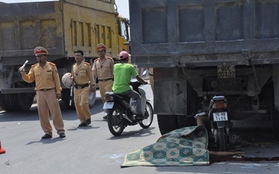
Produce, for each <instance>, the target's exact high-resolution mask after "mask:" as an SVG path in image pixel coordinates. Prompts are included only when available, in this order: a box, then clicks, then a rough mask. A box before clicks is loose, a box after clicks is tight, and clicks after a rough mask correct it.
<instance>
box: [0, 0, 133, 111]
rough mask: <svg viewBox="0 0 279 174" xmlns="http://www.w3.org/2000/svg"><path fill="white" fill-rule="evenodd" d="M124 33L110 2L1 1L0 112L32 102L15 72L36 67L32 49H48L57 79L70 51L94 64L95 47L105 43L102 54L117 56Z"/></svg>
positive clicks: (66, 95) (124, 22)
mask: <svg viewBox="0 0 279 174" xmlns="http://www.w3.org/2000/svg"><path fill="white" fill-rule="evenodd" d="M128 32H129V20H128V19H126V18H124V17H121V16H119V15H118V12H117V6H116V4H115V1H114V0H90V1H89V0H86V1H85V0H83V1H80V0H53V1H49V0H48V1H47V2H25V3H1V2H0V108H2V109H3V110H6V111H20V110H28V109H29V108H30V107H31V105H32V104H33V101H34V96H35V90H34V83H32V84H28V83H26V82H24V81H23V80H22V78H21V74H20V72H19V71H18V68H19V67H20V66H22V65H23V63H24V62H25V61H26V60H28V64H27V65H26V67H25V69H26V71H27V72H28V71H29V69H30V67H31V65H32V64H34V63H36V58H35V56H34V53H33V49H34V48H35V47H36V46H43V47H45V48H46V49H47V50H48V52H49V55H48V58H47V59H48V61H51V62H53V63H55V64H56V66H57V68H58V73H59V76H60V77H62V76H63V74H65V73H66V72H70V71H71V68H72V65H73V64H74V63H75V60H74V58H73V56H74V51H75V50H83V51H84V57H85V60H86V61H88V62H90V63H93V61H94V59H95V58H97V57H98V54H97V52H96V45H97V44H98V43H104V44H105V45H106V46H107V55H109V56H111V57H113V58H117V55H118V53H119V52H120V51H122V50H126V49H127V46H126V45H125V43H127V41H128V40H129V33H128ZM61 85H62V87H63V90H62V100H63V101H64V103H65V104H66V105H67V106H69V101H70V100H71V98H70V89H68V88H66V87H65V86H63V84H62V83H61ZM95 98H96V93H93V94H90V97H89V105H90V106H92V105H93V104H94V102H95Z"/></svg>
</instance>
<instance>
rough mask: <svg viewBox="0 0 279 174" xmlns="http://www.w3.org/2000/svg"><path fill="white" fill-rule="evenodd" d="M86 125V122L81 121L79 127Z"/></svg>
mask: <svg viewBox="0 0 279 174" xmlns="http://www.w3.org/2000/svg"><path fill="white" fill-rule="evenodd" d="M84 126H87V125H86V123H80V124H79V125H78V127H84Z"/></svg>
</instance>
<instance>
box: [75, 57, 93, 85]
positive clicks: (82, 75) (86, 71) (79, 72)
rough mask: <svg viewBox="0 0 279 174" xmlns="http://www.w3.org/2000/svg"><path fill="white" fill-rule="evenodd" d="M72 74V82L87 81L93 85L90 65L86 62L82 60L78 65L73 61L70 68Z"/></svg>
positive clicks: (81, 82) (83, 82)
mask: <svg viewBox="0 0 279 174" xmlns="http://www.w3.org/2000/svg"><path fill="white" fill-rule="evenodd" d="M72 76H73V78H74V82H75V83H76V84H78V85H83V84H86V83H89V84H90V85H92V86H93V85H94V84H95V81H94V78H93V75H92V71H91V66H90V64H89V63H88V62H85V61H82V63H81V64H80V65H77V64H76V63H75V64H74V65H73V69H72Z"/></svg>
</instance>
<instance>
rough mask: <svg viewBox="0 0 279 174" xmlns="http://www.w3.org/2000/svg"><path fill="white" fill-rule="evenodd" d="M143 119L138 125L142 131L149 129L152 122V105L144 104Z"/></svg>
mask: <svg viewBox="0 0 279 174" xmlns="http://www.w3.org/2000/svg"><path fill="white" fill-rule="evenodd" d="M144 114H145V115H144V117H145V119H143V120H142V121H141V122H140V123H139V125H140V126H141V127H142V128H143V129H147V128H149V127H150V125H151V124H152V122H153V118H154V111H153V108H152V105H151V104H150V103H149V102H146V106H145V113H144Z"/></svg>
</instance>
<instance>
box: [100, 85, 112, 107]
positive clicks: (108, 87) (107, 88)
mask: <svg viewBox="0 0 279 174" xmlns="http://www.w3.org/2000/svg"><path fill="white" fill-rule="evenodd" d="M112 85H113V81H112V80H108V81H99V90H100V94H101V98H102V101H103V103H105V93H106V92H111V91H112Z"/></svg>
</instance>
